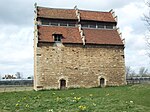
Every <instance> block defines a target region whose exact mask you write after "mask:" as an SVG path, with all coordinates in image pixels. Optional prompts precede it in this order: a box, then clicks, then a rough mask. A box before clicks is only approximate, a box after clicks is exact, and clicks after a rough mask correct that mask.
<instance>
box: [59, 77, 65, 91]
mask: <svg viewBox="0 0 150 112" xmlns="http://www.w3.org/2000/svg"><path fill="white" fill-rule="evenodd" d="M65 88H66V80H64V79H61V80H60V89H65Z"/></svg>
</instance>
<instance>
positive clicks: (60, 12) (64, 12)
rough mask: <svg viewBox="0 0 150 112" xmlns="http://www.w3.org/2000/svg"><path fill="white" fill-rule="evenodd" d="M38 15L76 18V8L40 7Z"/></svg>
mask: <svg viewBox="0 0 150 112" xmlns="http://www.w3.org/2000/svg"><path fill="white" fill-rule="evenodd" d="M37 10H38V17H44V18H55V19H76V20H77V17H76V15H75V10H73V9H53V8H44V7H38V9H37Z"/></svg>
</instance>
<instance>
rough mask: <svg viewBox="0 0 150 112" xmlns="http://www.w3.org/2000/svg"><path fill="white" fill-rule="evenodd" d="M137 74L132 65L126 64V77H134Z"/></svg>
mask: <svg viewBox="0 0 150 112" xmlns="http://www.w3.org/2000/svg"><path fill="white" fill-rule="evenodd" d="M135 75H136V73H135V71H134V70H132V68H131V67H130V66H126V78H127V79H128V78H132V77H134V76H135Z"/></svg>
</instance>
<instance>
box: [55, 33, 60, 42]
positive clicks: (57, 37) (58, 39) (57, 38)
mask: <svg viewBox="0 0 150 112" xmlns="http://www.w3.org/2000/svg"><path fill="white" fill-rule="evenodd" d="M53 37H54V41H55V42H61V39H62V34H53Z"/></svg>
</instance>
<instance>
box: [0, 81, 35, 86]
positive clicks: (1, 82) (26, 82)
mask: <svg viewBox="0 0 150 112" xmlns="http://www.w3.org/2000/svg"><path fill="white" fill-rule="evenodd" d="M1 85H22V86H23V85H26V86H33V79H1V80H0V86H1Z"/></svg>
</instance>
